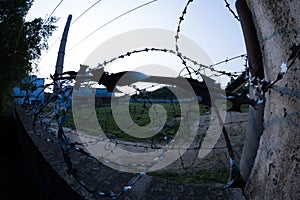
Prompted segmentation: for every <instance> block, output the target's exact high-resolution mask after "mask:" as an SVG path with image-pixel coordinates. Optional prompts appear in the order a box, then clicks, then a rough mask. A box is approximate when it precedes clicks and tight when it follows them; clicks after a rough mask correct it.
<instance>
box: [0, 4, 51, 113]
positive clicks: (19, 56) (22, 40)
mask: <svg viewBox="0 0 300 200" xmlns="http://www.w3.org/2000/svg"><path fill="white" fill-rule="evenodd" d="M32 4H33V1H32V0H26V1H22V0H15V1H11V0H1V1H0V35H1V38H0V54H1V58H0V63H1V67H0V83H1V85H0V91H1V93H0V112H1V115H4V114H7V113H8V112H9V111H10V109H11V108H12V107H11V105H12V98H11V92H12V88H13V87H14V86H16V85H18V84H20V83H21V80H22V79H23V78H25V77H26V76H27V75H28V74H29V73H30V72H31V71H32V69H33V68H32V66H33V64H34V63H35V61H36V60H37V59H38V58H39V57H40V56H41V52H42V50H44V49H47V48H48V44H47V39H48V38H49V37H50V36H51V34H52V32H53V31H54V30H55V29H56V26H55V25H54V23H55V22H56V21H57V19H56V18H55V17H50V18H49V19H48V20H46V21H44V20H43V19H42V18H36V19H33V20H32V21H25V16H26V15H27V13H28V11H29V9H30V7H31V6H32Z"/></svg>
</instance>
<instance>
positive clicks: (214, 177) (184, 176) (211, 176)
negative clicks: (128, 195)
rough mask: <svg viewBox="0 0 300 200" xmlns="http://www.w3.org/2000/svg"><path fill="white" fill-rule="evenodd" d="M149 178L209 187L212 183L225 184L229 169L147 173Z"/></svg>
mask: <svg viewBox="0 0 300 200" xmlns="http://www.w3.org/2000/svg"><path fill="white" fill-rule="evenodd" d="M147 174H148V175H149V176H154V177H158V178H164V179H168V180H172V181H176V182H179V183H196V184H200V185H210V184H212V183H216V182H217V183H221V184H226V183H227V181H228V177H229V169H227V168H219V169H217V170H215V171H209V170H199V171H197V172H186V173H180V174H179V173H173V172H149V173H147Z"/></svg>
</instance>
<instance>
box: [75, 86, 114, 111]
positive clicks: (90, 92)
mask: <svg viewBox="0 0 300 200" xmlns="http://www.w3.org/2000/svg"><path fill="white" fill-rule="evenodd" d="M112 96H113V93H112V92H108V91H107V89H106V88H84V87H80V88H79V89H76V90H73V100H74V101H80V102H82V103H84V104H91V103H93V102H94V100H95V106H96V107H98V106H100V105H102V104H108V103H110V99H111V97H112ZM93 98H94V99H93Z"/></svg>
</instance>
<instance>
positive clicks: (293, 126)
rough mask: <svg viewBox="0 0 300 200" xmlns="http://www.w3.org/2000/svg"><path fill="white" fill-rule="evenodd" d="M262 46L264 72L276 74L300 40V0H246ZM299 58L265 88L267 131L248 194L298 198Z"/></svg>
mask: <svg viewBox="0 0 300 200" xmlns="http://www.w3.org/2000/svg"><path fill="white" fill-rule="evenodd" d="M247 3H248V6H249V7H250V10H251V12H252V16H253V21H254V24H255V27H256V30H257V34H258V38H259V43H260V48H261V51H262V57H263V65H264V71H265V78H266V80H267V81H273V80H275V79H276V77H277V74H278V72H279V71H280V66H281V64H282V62H283V61H285V60H287V59H288V57H289V56H290V55H291V51H290V48H291V47H292V46H293V44H300V14H299V13H300V1H299V0H290V1H283V0H282V1H273V0H264V1H260V0H247ZM299 70H300V62H299V60H297V61H296V63H295V64H294V65H293V66H292V67H291V68H290V69H289V71H288V72H287V74H286V75H285V76H284V78H283V80H281V81H279V82H278V83H277V84H276V85H275V86H274V87H273V89H270V90H269V91H268V92H267V94H266V99H267V100H266V106H265V112H264V119H265V121H264V132H263V135H262V137H261V139H260V145H259V149H258V153H257V157H256V160H255V164H254V168H253V169H252V173H251V175H250V179H249V181H248V184H247V186H246V190H245V192H246V195H247V196H248V198H249V199H300V187H299V185H300V167H299V165H300V91H299V86H300V82H299V78H300V77H299V75H300V73H299Z"/></svg>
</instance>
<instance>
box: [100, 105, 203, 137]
mask: <svg viewBox="0 0 300 200" xmlns="http://www.w3.org/2000/svg"><path fill="white" fill-rule="evenodd" d="M160 105H161V106H163V107H164V109H165V111H166V113H167V120H166V121H167V122H169V123H168V125H167V126H164V127H163V128H162V130H161V131H160V132H159V133H158V134H156V135H155V136H153V137H150V138H147V139H146V140H147V141H152V140H155V141H164V138H165V136H167V137H168V138H170V139H171V138H172V137H173V136H174V134H175V133H176V132H177V130H178V128H179V125H180V120H174V119H175V118H176V117H177V118H180V117H181V116H184V115H185V114H184V113H181V109H180V106H179V104H178V103H160ZM151 106H152V105H151V104H150V103H145V104H144V103H130V104H129V105H126V104H123V105H119V106H118V107H116V108H114V109H120V110H123V109H124V110H125V109H129V113H130V117H131V119H132V120H133V122H134V123H135V124H137V125H139V126H145V125H147V124H148V123H150V117H149V109H150V107H151ZM184 106H190V105H189V104H185V105H184ZM186 109H188V110H189V111H191V112H193V111H194V110H196V108H186ZM207 110H208V108H207V107H205V106H203V105H200V112H201V114H204V113H205V112H207ZM96 113H97V117H98V120H99V123H100V125H101V128H102V130H103V131H104V132H105V133H106V134H107V136H108V137H111V138H118V139H121V140H127V141H141V140H145V139H141V138H135V137H132V136H130V135H128V134H126V133H124V132H123V131H122V130H120V128H119V127H118V126H117V124H116V122H115V120H114V117H113V115H112V109H111V107H110V105H106V106H101V107H99V108H96ZM123 113H124V116H119V118H121V119H122V118H126V117H128V116H127V115H126V112H125V111H124V112H121V115H123ZM157 115H159V113H157ZM195 120H196V119H195Z"/></svg>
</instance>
